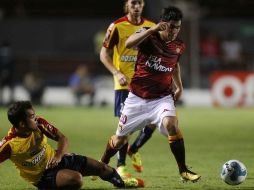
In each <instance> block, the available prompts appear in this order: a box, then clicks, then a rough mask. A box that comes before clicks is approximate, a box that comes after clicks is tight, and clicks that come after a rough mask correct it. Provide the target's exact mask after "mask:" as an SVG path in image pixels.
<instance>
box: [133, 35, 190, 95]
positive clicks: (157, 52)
mask: <svg viewBox="0 0 254 190" xmlns="http://www.w3.org/2000/svg"><path fill="white" fill-rule="evenodd" d="M138 48H139V51H138V55H137V61H136V64H135V74H134V76H133V78H132V81H131V83H130V87H129V88H130V91H131V92H132V93H133V94H135V95H137V96H139V97H141V98H145V99H150V98H159V97H163V96H167V95H169V94H171V93H172V73H173V71H174V69H175V67H176V64H177V63H178V61H179V58H180V56H181V55H182V53H183V52H184V50H185V45H184V43H183V42H182V41H181V40H179V39H176V40H174V41H171V42H165V41H163V40H162V39H161V38H160V36H159V33H155V34H153V35H151V36H149V37H148V38H147V39H146V40H144V41H143V42H142V43H141V44H140V45H139V47H138Z"/></svg>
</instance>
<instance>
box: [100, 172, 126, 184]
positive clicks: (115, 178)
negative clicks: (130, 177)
mask: <svg viewBox="0 0 254 190" xmlns="http://www.w3.org/2000/svg"><path fill="white" fill-rule="evenodd" d="M112 169H113V172H112V173H111V174H110V175H109V176H107V177H101V179H102V180H104V181H108V182H110V183H112V184H113V185H114V186H115V187H124V186H125V184H124V181H123V180H122V178H121V177H120V175H119V174H118V173H117V171H116V170H115V169H114V168H112Z"/></svg>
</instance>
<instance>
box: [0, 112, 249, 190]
mask: <svg viewBox="0 0 254 190" xmlns="http://www.w3.org/2000/svg"><path fill="white" fill-rule="evenodd" d="M35 109H36V113H37V114H38V115H41V116H43V117H44V118H46V119H47V120H48V121H50V122H51V123H52V124H54V125H55V126H56V127H57V128H59V129H60V130H61V131H62V132H63V133H64V134H65V135H66V136H67V137H68V138H69V140H70V147H69V151H70V152H75V153H79V154H83V155H86V156H89V157H93V158H95V159H99V158H100V156H101V155H102V153H103V151H104V148H105V145H106V144H105V143H106V142H107V140H108V138H109V137H110V135H112V134H113V133H114V132H115V129H116V124H117V119H116V118H114V117H113V113H112V112H113V111H112V108H111V107H104V108H97V107H95V108H84V107H78V108H72V107H36V108H35ZM178 112H179V118H180V127H181V129H182V132H183V134H184V138H185V146H186V159H187V164H188V166H191V167H192V170H193V171H195V172H198V173H200V174H201V175H202V179H201V180H200V181H199V182H198V183H182V182H181V181H180V180H179V175H178V172H177V166H176V162H175V160H174V157H173V155H172V154H171V152H170V149H169V145H168V143H167V139H166V138H164V137H163V136H161V135H160V134H159V133H158V131H156V132H155V133H154V134H153V137H152V139H151V140H150V141H148V143H147V144H146V145H145V146H144V147H143V148H142V149H141V150H140V153H141V155H142V158H143V159H142V160H143V164H144V168H145V169H144V172H143V173H141V174H138V173H135V172H134V170H133V169H132V167H131V165H130V159H129V158H127V164H128V165H129V170H130V172H131V173H132V174H133V175H134V176H136V177H139V178H142V179H144V180H145V188H144V190H150V189H153V190H154V189H155V190H156V189H158V190H160V189H161V190H164V189H170V190H192V189H193V190H194V189H195V190H230V189H233V190H253V189H254V162H253V158H254V138H253V134H254V109H253V108H242V109H240V108H238V109H232V108H228V109H218V108H217V109H216V108H188V107H179V108H178ZM0 118H1V128H0V137H3V136H4V135H5V134H6V133H7V131H8V128H9V126H10V124H9V123H8V120H7V117H6V108H0ZM136 135H137V133H135V134H133V135H132V139H131V141H130V142H132V141H133V138H134V137H136ZM51 144H52V145H53V146H55V143H54V142H53V141H52V142H51ZM230 159H238V160H240V161H242V162H243V163H244V164H245V165H246V167H247V170H248V176H247V179H246V181H245V182H244V183H242V184H240V185H238V186H229V185H227V184H225V183H224V182H222V180H221V179H220V176H219V174H220V169H221V166H222V164H223V163H224V162H226V161H227V160H230ZM115 164H116V161H115V159H112V160H111V163H110V165H111V166H115ZM0 176H1V177H0V184H1V185H0V189H6V190H7V189H11V190H13V189H35V188H34V187H33V186H32V185H29V184H27V182H25V181H24V180H23V179H22V178H21V177H20V176H19V175H18V172H17V171H16V170H15V167H14V165H13V164H12V163H11V162H10V161H6V162H4V163H1V164H0ZM83 189H96V190H97V189H102V190H103V189H105V190H106V189H114V187H113V186H112V185H111V184H109V183H107V182H104V181H102V180H97V181H91V180H90V178H88V177H86V178H84V186H83Z"/></svg>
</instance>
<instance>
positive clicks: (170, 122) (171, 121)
mask: <svg viewBox="0 0 254 190" xmlns="http://www.w3.org/2000/svg"><path fill="white" fill-rule="evenodd" d="M162 124H163V126H164V127H165V128H166V129H167V131H168V141H169V145H170V149H171V151H172V153H173V155H174V157H175V159H176V162H177V165H178V168H179V173H180V175H181V178H182V180H184V181H188V180H190V181H193V182H195V181H197V180H199V178H200V175H198V174H196V173H194V172H192V171H190V170H189V169H188V168H187V166H186V162H185V147H184V140H183V136H182V133H181V131H180V129H179V128H178V120H177V117H176V116H167V117H164V118H163V121H162Z"/></svg>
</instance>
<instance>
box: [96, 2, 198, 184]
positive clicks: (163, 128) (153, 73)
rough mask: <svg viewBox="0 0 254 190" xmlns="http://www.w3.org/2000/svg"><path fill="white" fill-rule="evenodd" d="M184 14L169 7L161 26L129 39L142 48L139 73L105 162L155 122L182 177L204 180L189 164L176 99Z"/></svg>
mask: <svg viewBox="0 0 254 190" xmlns="http://www.w3.org/2000/svg"><path fill="white" fill-rule="evenodd" d="M182 17H183V16H182V12H181V11H180V10H179V9H178V8H176V7H168V8H165V9H163V11H162V14H161V16H160V21H159V23H158V24H157V25H155V26H152V27H150V28H147V27H144V28H142V29H141V30H139V31H138V32H136V33H134V34H133V35H131V36H130V37H129V38H128V39H127V41H126V47H127V48H138V55H137V61H136V64H135V73H134V76H133V78H132V80H131V83H130V92H129V95H128V97H127V99H126V100H125V105H124V107H123V110H122V114H121V117H120V120H119V123H118V128H117V130H116V134H115V135H113V136H112V137H111V138H110V139H109V141H108V143H107V147H106V150H105V152H104V154H103V156H102V159H101V161H102V162H104V163H109V161H110V158H111V157H112V156H113V155H114V154H115V153H116V152H117V151H118V150H119V149H120V148H121V147H123V146H124V145H125V144H126V143H127V142H128V136H129V135H131V134H132V133H133V132H134V131H136V130H138V129H142V128H144V127H145V126H146V125H147V124H148V123H152V124H155V125H156V127H157V128H158V129H159V131H160V133H161V134H163V135H164V136H166V137H167V139H168V142H169V146H170V149H171V151H172V153H173V155H174V157H175V159H176V162H177V164H178V168H179V173H180V176H181V178H182V180H184V181H192V182H195V181H198V180H199V179H200V175H198V174H196V173H194V172H192V171H190V170H189V169H188V168H187V166H186V163H185V147H184V139H183V135H182V133H181V131H180V128H179V126H178V119H177V117H176V108H175V101H176V100H178V99H179V97H180V96H181V94H182V91H183V86H182V82H181V73H180V63H179V59H180V57H181V55H182V53H183V52H184V49H185V45H184V43H183V42H182V41H181V40H180V39H178V38H177V35H178V33H179V31H180V28H181V21H182ZM173 82H174V85H175V87H176V88H175V90H173V89H172V88H173Z"/></svg>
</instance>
